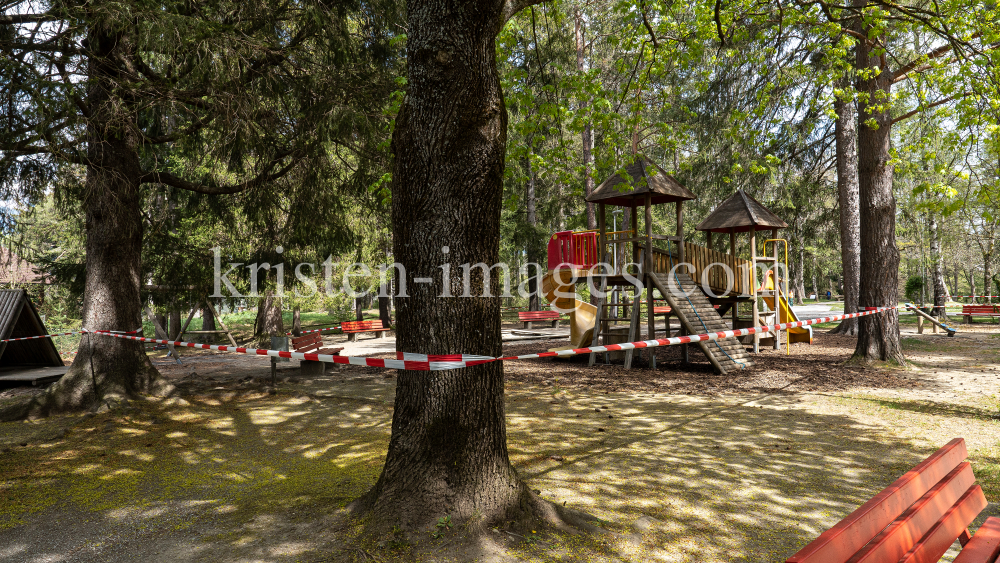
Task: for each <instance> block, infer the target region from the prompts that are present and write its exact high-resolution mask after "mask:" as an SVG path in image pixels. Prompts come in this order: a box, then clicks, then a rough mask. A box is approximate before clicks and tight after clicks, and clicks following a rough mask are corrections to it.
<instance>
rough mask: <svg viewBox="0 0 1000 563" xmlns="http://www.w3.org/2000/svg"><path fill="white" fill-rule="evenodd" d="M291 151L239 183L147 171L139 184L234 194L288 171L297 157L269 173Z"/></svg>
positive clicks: (269, 180)
mask: <svg viewBox="0 0 1000 563" xmlns="http://www.w3.org/2000/svg"><path fill="white" fill-rule="evenodd" d="M290 154H291V153H288V154H284V155H281V156H279V157H278V158H276V159H274V160H272V161H271V162H270V163H268V165H267V166H265V167H264V170H262V171H261V172H260V174H258V175H257V176H256V177H255V178H252V179H250V180H247V181H246V182H242V183H239V184H231V185H228V186H216V185H212V184H201V183H195V182H190V181H188V180H185V179H184V178H181V177H179V176H175V175H173V174H171V173H169V172H155V171H154V172H147V173H145V174H143V175H142V176H141V177H140V178H139V183H140V184H166V185H168V186H173V187H175V188H178V189H182V190H187V191H189V192H197V193H200V194H209V195H226V194H235V193H239V192H242V191H244V190H247V189H249V188H252V187H255V186H259V185H260V184H263V183H265V182H271V181H273V180H276V179H278V178H280V177H282V176H284V175H285V174H287V173H288V171H289V170H291V169H292V168H293V167H294V166H295V165H296V164H298V162H299V158H293V159H292V161H291V162H289V163H288V164H287V165H286V166H285V167H284V168H282V169H280V170H278V171H277V172H274V173H271V170H274V168H275V166H277V165H278V163H279V162H280V161H281V159H283V158H285V157H287V156H290Z"/></svg>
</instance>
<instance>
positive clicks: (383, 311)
mask: <svg viewBox="0 0 1000 563" xmlns="http://www.w3.org/2000/svg"><path fill="white" fill-rule="evenodd" d="M390 285H391V284H390V282H389V281H384V282H382V284H381V285H380V286H379V288H378V292H379V297H378V318H379V320H380V321H382V325H383V326H392V318H391V311H390V309H389V305H390V301H389V293H390V291H391V289H390ZM383 295H384V296H385V297H382V296H383Z"/></svg>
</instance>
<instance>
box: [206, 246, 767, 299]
mask: <svg viewBox="0 0 1000 563" xmlns="http://www.w3.org/2000/svg"><path fill="white" fill-rule="evenodd" d="M212 250H213V252H214V259H213V261H214V264H213V266H214V289H215V291H214V292H213V293H212V295H210V297H235V298H244V297H258V296H259V293H258V281H259V280H258V275H259V274H260V272H261V271H264V273H265V276H266V275H267V274H268V272H271V271H272V270H273V271H274V278H275V280H276V293H277V294H278V295H279V296H281V295H284V293H285V264H284V263H283V262H282V263H278V264H270V263H268V262H261V263H257V262H254V263H250V264H246V263H243V262H229V263H228V269H226V270H225V271H223V267H222V251H221V248H220V247H215V248H213V249H212ZM277 251H278V253H279V254H280V253H281V247H278V249H277ZM442 251H443V252H444V253H445V254H447V253H448V247H447V246H445V247H443V248H442ZM561 266H562V268H561V269H559V270H557V271H556V272H555V277H556V281H557V282H558V283H556V284H555V286H556V289H555V292H554V293H555V296H556V297H560V298H573V297H577V295H576V293H575V291H574V289H573V288H575V286H576V284H577V283H586V284H587V288H588V289H589V290H590V294H591V295H593V296H595V297H598V298H601V297H606V296H607V292H604V291H602V290H601V288H600V287H599V286H598V285H597V284H598V283H599V281H600V274H602V273H611V272H614V267H613V266H612V265H611V264H607V263H603V262H601V263H598V264H595V265H594V266H593V267H592V268H589V269H588V270H579V269H574V268H571V267H570V264H562V265H561ZM340 268H342V270H341V271H340V273H339V275H337V274H335V270H337V269H340ZM714 268H722V270H723V272H724V273H725V279H726V286H725V291H723V292H721V293H716V292H715V291H714V290H713V289H712V287H711V286H710V284H709V274H710V272H711V271H712V270H713V269H714ZM780 269H783V265H780V264H779V270H780ZM390 270H392V271H393V272H392V274H389V272H390ZM437 270H438V271H437V272H435V275H431V276H416V275H414V276H409V275H407V271H406V267H405V266H403V265H402V264H400V263H398V262H394V263H392V264H380V265H378V266H376V267H375V268H372V267H370V266H368V265H367V264H364V263H361V262H354V263H350V264H341V263H339V262H334V261H333V257H332V256H330V257H328V258H327V259H326V260H325V261H323V262H322V263H320V264H318V265H317V264H315V263H312V262H301V263H299V264H297V265H295V267H294V269H292V273H293V274H294V275H295V279H296V280H297V281H298V284H297V285H296V287H295V289H294V292H295V294H296V295H298V296H301V297H308V296H311V295H315V294H316V293H318V292H320V291H322V292H323V293H324V294H325V295H328V296H335V295H339V294H341V293H343V294H344V295H346V296H348V297H351V298H358V297H365V296H366V295H368V294H369V293H371V292H370V291H369V290H368V289H358V288H357V285H368V284H363V283H362V282H363V281H364V280H368V281H370V280H372V278H373V277H376V276H377V278H378V279H380V280H384V279H386V276H387V275H393V276H394V278H395V280H396V284H395V285H396V288H395V291H394V292H393V293H392V296H393V297H396V298H405V297H409V294H408V293H407V288H408V287H411V286H412V285H431V284H435V282H436V281H437V280H440V282H441V284H440V287H441V293H440V294H439V297H514V294H512V293H511V287H510V282H511V279H512V276H511V269H510V266H509V265H507V264H505V263H502V262H501V263H498V264H494V265H492V266H488V265H487V264H485V263H482V262H479V263H476V264H470V263H465V264H461V265H458V266H454V267H453V266H452V264H447V263H446V264H442V265H440V266H438V267H437ZM639 270H640V265H639V264H635V263H631V262H630V263H628V264H626V265H625V267H624V268H623V269H621V270H619V273H620V275H622V276H623V277H624V278H625V280H626V281H627V282H628V283H630V284H633V285H635V286H636V287H637V288H639V290H640V291H641V290H642V289H643V282H642V279H641V276H638V275H637V274H635V273H634V272H638V271H639ZM740 270H741V271H740V272H739V273H736V272H733V269H732V268H731V267H730V266H729V265H728V264H724V263H722V262H715V263H713V264H710V265H709V266H708V267H707V268H705V269H703V270H702V272H701V276H700V278H701V279H700V280H696V281H698V282H700V285H701V287H702V289H703V290H704V291H705V293H706V294H708V295H710V296H713V297H718V296H721V295H726V294H728V293H729V292H731V291H732V290H733V287H734V284H735V280H736V276H737V275H739V276H741V279H743V280H746V281H747V282H749V280H748V276H749V271H747V270H748V268H747V267H742V268H740ZM244 271H245V272H247V273H248V274H249V292H248V293H245V294H244V293H242V292H241V291H240V290H239V289H238V288H237V287H236V286H235V285H234V284H233V281H232V280H231V279H230V276H234V277H235V275H236V274H243V272H244ZM695 272H696V269H695V267H694V265H692V264H690V263H687V262H682V263H679V264H677V265H675V266H674V267H673V268H672V269H671V270H670V272H669V274H668V278H669V280H670V283H669V284H668V285H669V287H668V288H667V290H668V291H670V292H671V293H672V294H673V295H675V296H677V297H680V298H682V297H685V296H687V295H688V293H685V292H684V291H683V290H682V289H681V288H680V287H679V286H678V284H677V282H676V276H675V275H674V274H675V273H687V274H689V275H693V274H694V273H695ZM519 274H520V276H519V277H520V279H522V280H524V281H522V282H521V283H519V284H518V286H517V289H516V293H517V295H519V296H521V297H523V298H529V297H531V295H532V291H531V289H530V286H531V285H532V284H531V280H532V278H533V279H534V282H535V283H534V287H535V291H534V293H536V294H538V295H542V278H543V277H545V275H546V274H547V270H546V268H545V267H544V266H542V265H540V264H536V263H534V262H528V263H526V264H523V265H522V266H521V267H520V269H519ZM493 276H498V281H499V282H500V283H502V284H503V288H502V289H503V290H502V292H499V293H497V294H496V295H494V294H493V292H492V288H493V283H492V282H493ZM781 277H783V276H781V275H780V272H779V279H780V278H781ZM317 278H319V279H320V283H317V281H316V280H317ZM757 279H762V278H761V276H760V275H759V274H758V277H757ZM353 280H356V282H355V281H353ZM338 282H339V283H338ZM320 284H322V289H321V288H320ZM747 285H748V284H744V287H746V286H747ZM223 290H225V293H224V292H223ZM390 291H391V290H390V289H389V287H388V285H387V284H381V289H380V291H379V292H378V293H377V295H378V296H379V297H389V296H390V295H389V292H390ZM553 305H554V304H553ZM553 309H555V310H557V311H559V312H560V313H568V312H569V311H570V309H565V310H563V309H562V308H559V307H556V306H553Z"/></svg>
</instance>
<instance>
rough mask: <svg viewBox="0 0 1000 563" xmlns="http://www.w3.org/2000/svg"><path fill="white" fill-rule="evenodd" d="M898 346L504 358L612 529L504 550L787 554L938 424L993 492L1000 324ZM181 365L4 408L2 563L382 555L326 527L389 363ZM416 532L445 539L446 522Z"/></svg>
mask: <svg viewBox="0 0 1000 563" xmlns="http://www.w3.org/2000/svg"><path fill="white" fill-rule="evenodd" d="M904 345H905V347H906V350H907V355H908V357H909V358H910V360H911V361H912V363H913V364H914V366H915V367H916V369H912V370H908V371H902V372H900V371H897V372H887V371H880V370H874V369H868V370H862V369H856V368H844V367H843V366H842V365H841V363H842V362H843V361H844V360H845V359H846V358H847V356H848V355H849V353H850V351H851V350H852V348H853V339H850V338H848V337H834V336H830V335H825V334H819V335H818V336H817V344H816V345H814V346H812V347H809V346H806V345H796V346H793V347H792V354H791V355H790V356H786V355H784V350H782V351H781V352H780V353H778V352H775V351H766V352H765V353H763V354H761V355H759V356H758V357H757V358H756V361H757V367H755V368H754V369H752V370H748V371H747V373H744V374H740V375H739V376H735V377H719V376H715V375H713V374H712V373H711V371H710V370H709V369H708V364H707V363H705V362H704V361H703V360H702V359H701V358H698V356H697V355H696V354H695V352H697V350H692V359H693V360H696V361H697V362H698V363H696V364H694V365H692V366H689V367H687V368H682V366H681V365H680V363H679V356H678V355H677V354H679V350H677V349H676V348H663V349H659V350H658V351H657V356H658V361H659V362H660V369H658V370H657V371H656V372H652V371H649V370H639V369H636V370H632V371H628V372H626V371H625V370H623V369H621V368H620V367H614V366H595V367H594V368H588V367H587V366H586V363H585V360H582V359H581V360H575V361H566V360H548V361H532V362H528V361H525V362H511V363H509V364H508V365H507V366H506V370H507V374H508V384H507V390H508V391H507V392H508V401H507V405H508V437H509V445H510V453H511V458H512V461H513V463H514V464H515V466H516V467H517V469H518V471H519V472H520V473H521V474H522V475H523V476H524V477H525V478H526V479H527V480H528V482H529V483H530V484H531V486H532V487H533V488H535V489H537V490H539V491H541V495H542V496H543V497H544V498H547V499H550V500H552V501H554V502H557V503H560V504H562V503H566V505H567V506H568V507H574V508H577V509H580V510H584V511H586V512H589V513H591V514H594V515H596V516H598V517H599V518H601V519H602V520H603V521H604V523H605V524H604V525H605V526H606V527H607V528H608V529H610V530H612V531H614V532H615V534H614V535H611V536H602V537H597V538H591V539H588V540H580V539H574V538H571V537H564V536H560V535H553V536H545V537H541V538H537V539H536V538H529V540H528V541H523V542H521V543H519V544H518V545H516V546H515V547H513V548H512V549H513V551H512V553H513V555H515V556H517V557H519V558H522V559H526V560H527V559H531V560H539V561H586V560H592V561H615V560H617V561H679V562H682V561H691V562H694V561H698V562H702V561H747V562H751V561H753V562H757V561H780V560H783V559H784V558H785V557H787V556H788V555H790V554H791V553H793V552H794V551H795V550H796V549H798V547H801V545H803V544H804V543H805V542H807V541H808V540H809V539H811V538H813V537H815V536H816V535H817V534H818V533H819V532H821V531H822V530H823V529H825V528H826V527H828V526H830V525H832V524H833V523H835V522H836V521H837V520H838V519H839V518H841V517H842V516H843V515H845V514H846V513H848V512H850V511H851V510H853V508H855V507H856V506H857V505H859V504H861V503H862V502H864V501H865V500H866V499H867V498H869V497H870V496H871V495H873V494H874V493H875V492H877V491H878V490H879V489H880V488H882V487H884V486H885V485H887V484H888V483H889V482H891V481H892V480H894V479H895V478H896V477H897V476H898V475H900V474H901V473H903V472H905V471H906V470H908V469H909V468H910V467H912V466H913V465H914V464H916V463H917V462H919V461H920V459H922V458H923V457H925V456H926V455H927V454H928V453H929V452H930V451H933V450H934V449H935V448H936V447H938V446H940V445H941V444H943V443H944V442H946V441H947V440H949V439H950V438H952V437H954V436H964V437H965V438H966V440H967V441H968V443H969V448H970V451H971V452H972V460H973V464H974V469H975V471H976V474H977V476H978V477H979V479H980V482H981V483H982V484H983V486H984V488H985V489H986V491H987V496H988V497H989V498H990V500H991V501H994V502H996V501H997V500H998V499H1000V420H998V419H997V414H998V406H997V395H998V393H1000V370H998V365H997V364H998V363H997V358H998V354H1000V340H998V339H997V338H995V337H993V336H992V335H989V334H982V335H975V336H971V335H970V336H967V337H964V336H962V335H960V336H959V337H955V338H952V339H946V338H945V337H943V336H941V335H922V336H919V337H918V336H916V335H913V336H910V337H907V339H905V340H904ZM546 347H548V343H546V342H544V341H542V342H525V343H517V344H516V345H511V346H508V349H506V350H505V352H507V353H518V351H519V350H529V349H530V350H531V351H535V350H538V349H545V348H546ZM184 361H185V365H183V366H176V365H172V364H170V363H168V362H167V361H164V360H158V361H157V363H158V367H159V368H160V369H161V371H162V372H163V373H164V374H165V375H166V376H167V377H170V378H172V379H173V380H174V381H176V382H177V384H178V386H179V387H180V388H181V389H182V391H183V393H184V394H183V398H175V399H168V400H164V401H141V402H133V403H132V404H130V405H128V406H126V407H125V408H123V409H119V410H116V411H113V412H109V413H104V414H99V415H94V416H87V417H83V416H73V417H55V418H52V419H47V420H44V421H38V422H33V423H6V424H0V452H2V453H0V475H2V477H0V495H2V496H3V502H2V503H0V561H25V562H28V561H30V562H36V561H37V562H42V561H74V562H77V561H79V562H89V561H95V562H96V561H102V562H104V561H137V560H142V561H154V562H155V561H172V562H173V561H212V562H216V561H218V562H237V561H247V562H249V561H274V562H279V561H282V562H283V561H329V560H337V561H352V560H356V561H362V560H369V561H370V560H373V559H372V558H374V560H379V561H391V560H394V556H393V552H390V551H387V550H386V549H381V550H380V549H378V548H377V546H375V547H374V548H372V549H368V550H366V552H364V553H363V552H361V551H358V550H357V549H356V546H354V545H353V544H351V543H350V541H349V537H350V533H351V531H350V530H349V529H344V528H342V527H341V522H342V520H341V516H342V509H343V507H344V506H345V505H346V503H347V502H348V501H349V500H350V499H352V498H354V497H356V496H357V495H359V494H360V493H362V492H363V491H364V490H366V489H367V488H368V487H369V486H370V485H371V484H372V483H373V482H374V480H375V479H376V478H377V476H378V472H379V470H380V467H381V462H382V458H383V456H384V453H385V448H386V444H387V440H388V436H389V430H390V426H389V425H390V422H391V416H392V400H393V394H394V383H395V379H394V372H393V370H384V369H381V368H361V367H357V366H346V367H338V368H334V369H333V370H331V372H329V373H328V374H327V375H326V376H323V377H317V378H311V379H300V378H297V377H296V374H297V370H296V369H295V363H294V362H293V363H289V364H284V365H283V366H282V367H281V369H280V371H279V382H278V385H277V389H275V390H273V391H272V390H271V389H270V385H269V378H270V375H269V366H268V364H267V361H266V360H262V359H260V358H248V357H234V356H229V355H226V356H219V355H207V354H206V355H203V356H198V357H194V356H188V357H186V358H185V360H184ZM192 372H193V373H192ZM22 443H25V444H27V446H21V445H20V444H22ZM991 510H994V511H995V508H993V509H991ZM442 516H444V515H442ZM637 522H639V523H640V524H639V525H638V526H637ZM415 541H419V542H421V544H422V545H423V546H424V547H427V548H433V549H437V550H438V552H439V553H440V554H441V556H442V557H441V558H437V560H446V559H443V558H444V556H446V555H448V554H449V544H448V541H449V538H448V537H445V538H444V539H440V540H438V539H433V538H432V537H431V534H430V531H428V534H427V536H426V537H425V538H417V539H416V540H415Z"/></svg>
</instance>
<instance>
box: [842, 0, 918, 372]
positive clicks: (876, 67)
mask: <svg viewBox="0 0 1000 563" xmlns="http://www.w3.org/2000/svg"><path fill="white" fill-rule="evenodd" d="M867 1H868V0H855V4H856V5H857V4H858V3H860V4H861V5H865V3H866V2H867ZM861 27H862V29H861V32H862V33H863V34H864V35H865V36H868V32H869V31H870V30H869V29H868V28H867V26H864V24H862V25H861ZM881 49H882V47H880V46H879V45H878V44H876V43H875V41H874V40H871V39H869V40H864V41H861V42H859V43H858V46H857V69H858V71H859V76H860V78H859V79H858V83H857V88H858V91H859V92H860V93H861V102H860V107H859V110H860V117H859V119H858V121H859V122H860V123H859V127H858V186H859V199H860V209H861V278H860V285H859V287H860V291H859V294H858V299H859V304H858V305H859V306H864V307H893V306H895V305H897V304H898V294H899V279H898V277H899V250H898V249H897V248H896V199H895V197H894V196H893V193H892V180H893V168H892V164H891V162H890V161H891V156H890V153H889V149H890V136H891V133H892V116H891V115H890V112H889V107H888V104H887V102H886V101H887V100H889V99H890V98H891V89H892V79H893V76H892V72H891V71H890V70H889V68H888V65H887V63H886V55H885V53H884V51H881ZM870 120H874V122H875V127H872V126H870V125H869V124H868V122H869V121H870ZM858 329H859V330H858V343H857V346H856V348H855V349H854V357H853V359H854V360H856V361H860V362H863V363H869V362H873V361H890V362H896V363H899V364H905V362H906V360H905V358H904V357H903V350H902V347H901V346H900V342H899V312H898V311H897V310H895V309H890V310H887V311H884V312H882V313H879V314H876V315H868V316H865V317H861V318H860V322H859V323H858Z"/></svg>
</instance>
